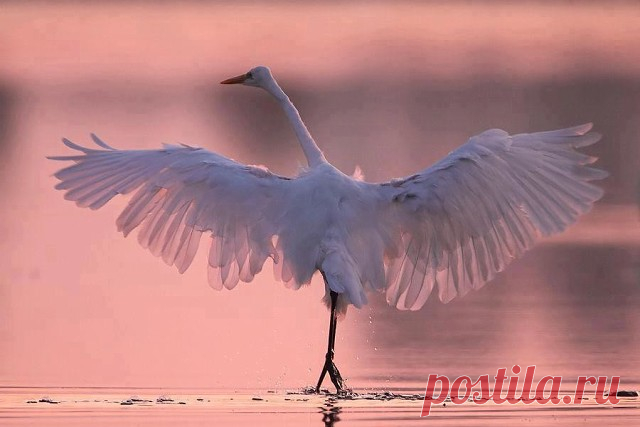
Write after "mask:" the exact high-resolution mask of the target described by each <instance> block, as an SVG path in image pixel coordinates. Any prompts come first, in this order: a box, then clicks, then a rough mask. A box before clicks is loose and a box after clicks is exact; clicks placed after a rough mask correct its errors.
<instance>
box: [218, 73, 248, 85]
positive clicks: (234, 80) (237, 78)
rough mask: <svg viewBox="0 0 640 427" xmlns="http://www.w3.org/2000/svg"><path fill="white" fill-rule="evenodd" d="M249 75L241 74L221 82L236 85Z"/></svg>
mask: <svg viewBox="0 0 640 427" xmlns="http://www.w3.org/2000/svg"><path fill="white" fill-rule="evenodd" d="M247 78H248V76H247V75H246V74H241V75H239V76H235V77H231V78H230V79H227V80H223V81H221V82H220V84H222V85H234V84H238V83H242V82H244V81H245V80H247Z"/></svg>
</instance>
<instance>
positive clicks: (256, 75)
mask: <svg viewBox="0 0 640 427" xmlns="http://www.w3.org/2000/svg"><path fill="white" fill-rule="evenodd" d="M271 81H273V76H272V75H271V70H269V68H267V67H264V66H262V65H260V66H258V67H254V68H252V69H250V70H249V71H247V72H246V73H244V74H241V75H239V76H235V77H231V78H230V79H226V80H223V81H221V82H220V83H221V84H223V85H232V84H243V85H245V86H255V87H261V88H266V86H267V84H268V83H269V82H271Z"/></svg>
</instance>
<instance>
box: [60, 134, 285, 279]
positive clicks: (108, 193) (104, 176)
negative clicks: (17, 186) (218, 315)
mask: <svg viewBox="0 0 640 427" xmlns="http://www.w3.org/2000/svg"><path fill="white" fill-rule="evenodd" d="M92 136H93V135H92ZM93 139H94V142H95V143H96V144H97V145H98V146H100V147H101V148H102V149H101V150H98V149H90V148H85V147H81V146H79V145H76V144H74V143H72V142H71V141H69V140H66V139H65V140H64V143H65V145H67V146H68V147H70V148H72V149H74V150H78V151H80V152H81V153H80V154H77V155H72V156H55V157H50V158H51V159H54V160H66V161H73V162H74V163H75V164H73V165H71V166H68V167H66V168H64V169H62V170H60V171H58V172H57V173H56V174H55V176H56V177H57V178H58V179H59V180H60V181H61V182H60V183H58V184H57V185H56V188H57V189H60V190H65V191H66V193H65V198H66V199H68V200H73V201H75V202H76V204H77V205H78V206H81V207H89V208H91V209H98V208H100V207H101V206H103V205H104V204H105V203H107V202H108V201H109V200H111V199H112V198H113V197H115V196H116V195H118V194H128V193H131V192H132V191H134V190H137V191H136V193H135V195H134V196H133V197H132V198H131V200H130V201H129V204H128V205H127V207H126V208H125V210H124V211H123V212H122V213H121V214H120V216H119V217H118V220H117V222H116V224H117V226H118V230H120V231H122V232H123V233H124V235H125V236H126V235H127V234H129V233H130V232H131V231H132V230H133V229H135V228H136V227H138V226H141V229H140V233H139V234H138V241H139V242H140V244H141V245H142V246H143V247H145V248H149V250H150V251H151V252H152V253H153V254H154V255H156V256H162V259H163V260H164V261H165V262H166V263H167V264H169V265H175V266H176V267H177V268H178V270H179V271H180V272H184V271H185V270H186V269H187V268H188V267H189V265H190V264H191V262H192V261H193V258H194V256H195V254H196V251H197V249H198V245H199V242H200V236H201V235H202V233H203V232H210V233H211V237H212V242H211V249H210V251H209V283H210V284H211V286H212V287H214V288H216V289H221V288H222V286H223V285H224V286H225V287H226V288H229V289H231V288H233V287H234V286H235V285H236V284H237V283H238V280H242V281H243V282H249V281H251V280H252V279H253V277H254V276H255V275H256V274H257V273H258V272H259V271H260V270H261V269H262V266H263V264H264V262H265V260H266V259H267V258H268V257H272V258H274V259H276V258H277V256H278V254H277V251H276V249H275V248H274V246H273V243H272V237H273V236H274V235H277V234H279V229H278V227H279V222H278V218H279V216H280V215H281V211H282V208H283V206H284V205H285V197H286V191H285V188H284V187H285V186H286V185H287V184H288V183H289V182H290V180H289V179H288V178H284V177H280V176H277V175H274V174H272V173H270V172H269V171H267V170H266V169H262V168H259V167H255V166H246V165H242V164H240V163H237V162H235V161H233V160H231V159H228V158H226V157H224V156H221V155H219V154H215V153H212V152H210V151H207V150H205V149H202V148H194V147H190V146H186V145H181V146H176V145H165V147H164V148H163V149H159V150H116V149H114V148H111V147H110V146H108V145H107V144H105V143H104V142H102V141H101V140H100V139H98V138H97V137H95V136H93Z"/></svg>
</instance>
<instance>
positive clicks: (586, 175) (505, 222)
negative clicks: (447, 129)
mask: <svg viewBox="0 0 640 427" xmlns="http://www.w3.org/2000/svg"><path fill="white" fill-rule="evenodd" d="M590 129H591V124H586V125H582V126H576V127H573V128H569V129H562V130H556V131H550V132H539V133H532V134H520V135H514V136H510V135H509V134H507V133H506V132H504V131H502V130H499V129H493V130H489V131H486V132H483V133H481V134H480V135H477V136H474V137H473V138H471V139H470V140H469V141H468V142H467V143H466V144H465V145H463V146H461V147H460V148H458V149H457V150H455V151H453V152H452V153H450V154H449V155H448V156H447V157H445V158H444V159H442V160H441V161H439V162H438V163H436V164H435V165H433V166H432V167H430V168H428V169H426V170H424V171H422V172H420V173H418V174H416V175H413V176H410V177H407V178H404V179H400V180H394V181H392V182H389V183H385V184H381V186H380V187H379V191H380V192H381V193H382V195H383V199H384V204H385V206H386V209H385V218H384V220H383V223H385V224H388V225H386V227H387V228H388V229H392V230H393V233H394V234H395V235H397V236H400V237H398V239H397V242H398V243H397V245H396V246H397V247H399V250H396V248H392V249H390V253H389V254H387V255H388V258H389V259H388V260H387V265H386V286H387V290H386V295H387V301H388V302H389V303H390V304H392V305H395V306H397V307H398V308H401V309H412V310H416V309H419V308H420V307H422V305H423V304H424V303H425V301H426V300H427V297H428V296H429V294H430V293H431V290H432V289H433V287H434V286H435V285H437V287H438V291H439V296H440V299H441V300H442V301H445V302H447V301H449V300H451V299H452V298H454V297H455V296H456V295H462V294H465V293H466V292H467V291H469V289H471V288H474V289H476V288H479V287H480V286H482V285H483V284H484V283H485V282H487V281H488V280H490V279H491V278H492V277H493V276H494V275H495V273H496V272H499V271H501V270H503V269H504V268H505V266H506V265H507V264H508V263H509V262H510V261H511V260H512V259H513V258H515V257H517V256H519V255H521V254H522V253H523V252H524V251H525V250H526V249H528V248H529V247H531V245H532V244H533V243H534V241H535V240H536V238H538V237H539V236H547V235H550V234H554V233H558V232H560V231H562V230H564V229H565V228H566V227H567V226H568V225H569V224H572V223H573V222H575V221H576V219H577V218H578V216H579V215H581V214H584V213H585V212H587V211H588V210H589V209H590V208H591V206H592V204H593V202H594V201H596V200H598V199H599V198H600V197H601V196H602V194H603V192H602V190H601V189H600V188H598V187H596V186H594V185H591V184H589V182H588V181H591V180H595V179H601V178H604V177H606V176H607V174H606V172H604V171H601V170H599V169H594V168H591V167H588V166H586V165H588V164H590V163H593V162H594V161H595V160H596V159H595V158H593V157H590V156H587V155H585V154H582V153H579V152H577V151H576V150H575V148H577V147H583V146H587V145H590V144H593V143H595V142H597V141H598V140H599V139H600V135H599V134H597V133H593V132H592V133H588V132H589V130H590ZM387 221H388V222H387ZM385 231H386V232H389V230H385Z"/></svg>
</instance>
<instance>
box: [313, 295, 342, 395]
mask: <svg viewBox="0 0 640 427" xmlns="http://www.w3.org/2000/svg"><path fill="white" fill-rule="evenodd" d="M329 295H330V297H331V318H330V319H329V343H328V346H327V355H326V356H325V360H324V366H323V367H322V372H321V373H320V379H318V385H316V393H320V386H321V385H322V381H323V380H324V377H325V375H326V374H327V372H328V373H329V378H331V382H332V383H333V385H334V386H336V391H337V392H338V393H340V392H341V391H343V390H344V381H343V380H342V376H340V371H338V368H337V367H336V365H335V363H333V355H334V348H335V344H336V325H337V323H338V316H337V314H336V303H337V301H338V293H337V292H333V291H331V292H330V294H329Z"/></svg>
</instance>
